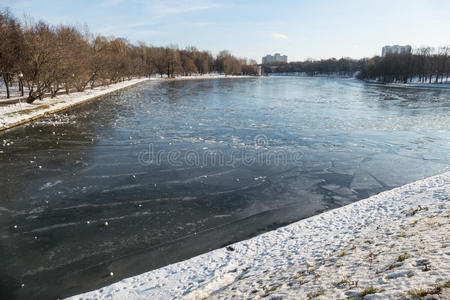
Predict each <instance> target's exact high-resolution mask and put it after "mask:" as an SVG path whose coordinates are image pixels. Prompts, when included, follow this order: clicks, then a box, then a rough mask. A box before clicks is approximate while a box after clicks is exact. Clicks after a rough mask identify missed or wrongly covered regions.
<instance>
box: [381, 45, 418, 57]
mask: <svg viewBox="0 0 450 300" xmlns="http://www.w3.org/2000/svg"><path fill="white" fill-rule="evenodd" d="M401 53H411V46H410V45H406V46H399V45H393V46H384V47H383V48H382V49H381V56H386V55H388V54H401Z"/></svg>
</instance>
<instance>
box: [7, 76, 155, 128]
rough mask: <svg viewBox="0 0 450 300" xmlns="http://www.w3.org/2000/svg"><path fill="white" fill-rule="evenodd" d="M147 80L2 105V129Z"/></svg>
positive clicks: (133, 80) (138, 79)
mask: <svg viewBox="0 0 450 300" xmlns="http://www.w3.org/2000/svg"><path fill="white" fill-rule="evenodd" d="M147 80H149V78H137V79H132V80H128V81H124V82H119V83H116V84H111V85H110V86H107V87H97V88H94V89H87V90H85V91H84V92H78V93H71V94H70V95H59V96H57V97H55V98H53V99H51V98H44V100H42V101H40V100H36V101H34V102H33V103H32V104H28V103H26V102H24V103H16V104H9V105H3V106H0V130H3V129H7V128H11V127H14V126H17V125H20V124H23V123H26V122H28V121H30V120H33V119H37V118H40V117H43V116H45V115H46V114H49V113H54V112H57V111H60V110H62V109H65V108H68V107H71V106H74V105H77V104H80V103H83V102H86V101H89V100H92V99H94V98H97V97H100V96H103V95H106V94H109V93H112V92H114V91H118V90H120V89H124V88H127V87H130V86H132V85H135V84H138V83H140V82H143V81H147Z"/></svg>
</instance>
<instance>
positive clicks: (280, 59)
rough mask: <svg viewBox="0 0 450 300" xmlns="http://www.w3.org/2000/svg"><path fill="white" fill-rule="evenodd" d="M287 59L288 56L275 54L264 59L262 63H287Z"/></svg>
mask: <svg viewBox="0 0 450 300" xmlns="http://www.w3.org/2000/svg"><path fill="white" fill-rule="evenodd" d="M287 59H288V58H287V55H281V54H280V53H275V54H274V55H270V54H267V55H266V56H264V57H263V58H262V63H263V64H270V63H287Z"/></svg>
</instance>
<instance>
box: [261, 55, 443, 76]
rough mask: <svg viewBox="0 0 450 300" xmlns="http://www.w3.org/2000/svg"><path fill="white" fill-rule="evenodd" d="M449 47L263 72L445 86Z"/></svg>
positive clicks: (303, 63) (271, 68)
mask: <svg viewBox="0 0 450 300" xmlns="http://www.w3.org/2000/svg"><path fill="white" fill-rule="evenodd" d="M449 52H450V47H449V46H446V47H440V48H437V49H435V48H432V47H421V48H417V49H415V50H414V51H413V52H411V53H402V54H388V55H386V56H375V57H372V58H363V59H352V58H341V59H335V58H330V59H322V60H306V61H301V62H290V63H288V64H281V63H280V64H270V65H265V66H264V71H265V72H266V73H268V74H271V73H304V74H306V75H309V76H316V75H318V74H320V75H339V76H352V75H354V74H356V75H357V77H358V78H359V79H371V80H379V81H382V82H386V83H391V82H401V83H408V82H422V83H448V78H449V74H450V56H449Z"/></svg>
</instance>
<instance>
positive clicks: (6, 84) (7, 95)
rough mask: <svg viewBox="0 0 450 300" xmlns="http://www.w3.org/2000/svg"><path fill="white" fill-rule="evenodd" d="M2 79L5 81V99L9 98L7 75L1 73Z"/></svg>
mask: <svg viewBox="0 0 450 300" xmlns="http://www.w3.org/2000/svg"><path fill="white" fill-rule="evenodd" d="M2 77H3V81H4V82H5V86H6V99H9V85H8V83H9V82H8V79H6V77H7V75H6V76H5V75H3V76H2Z"/></svg>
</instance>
